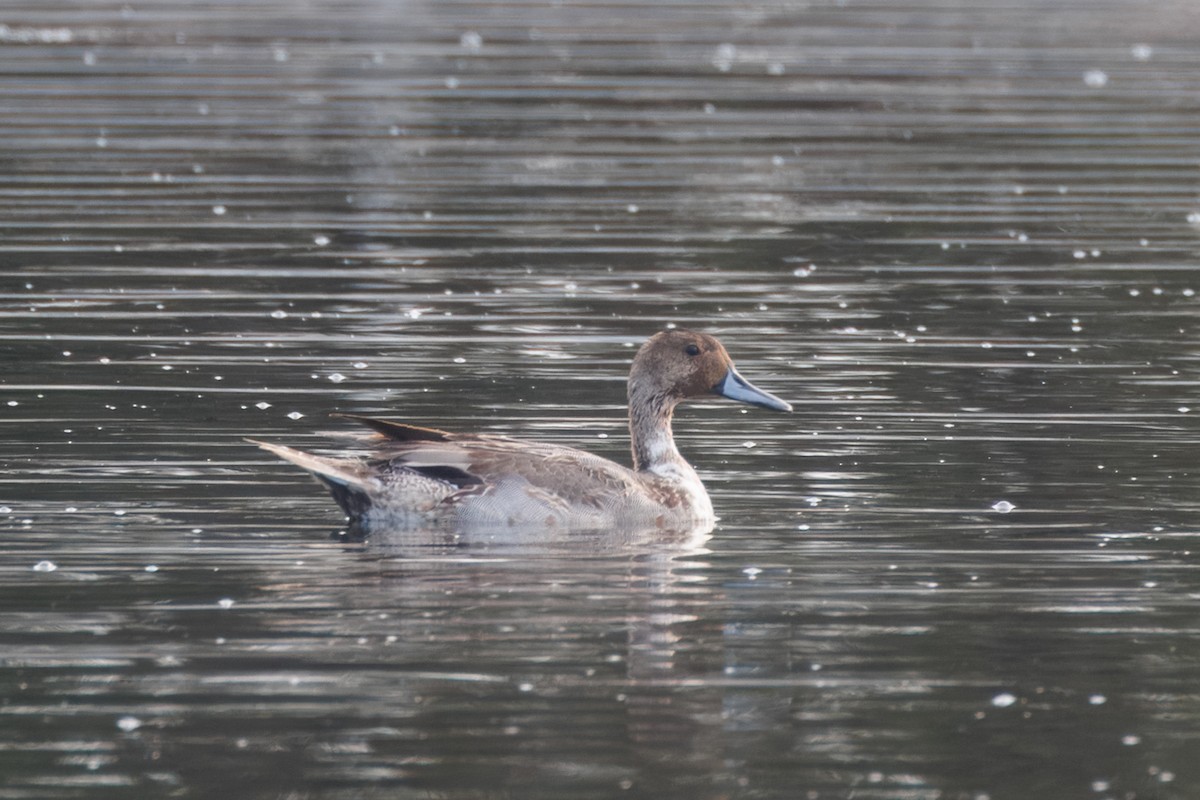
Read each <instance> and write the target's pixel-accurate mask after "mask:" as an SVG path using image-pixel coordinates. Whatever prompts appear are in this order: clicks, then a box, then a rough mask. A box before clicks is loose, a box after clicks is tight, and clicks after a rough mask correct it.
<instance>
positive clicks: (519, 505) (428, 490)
mask: <svg viewBox="0 0 1200 800" xmlns="http://www.w3.org/2000/svg"><path fill="white" fill-rule="evenodd" d="M711 394H719V395H722V396H725V397H729V398H731V399H735V400H739V401H741V402H746V403H751V404H754V405H760V406H763V407H765V408H771V409H775V410H780V411H790V410H791V406H789V405H788V404H787V403H784V402H783V401H782V400H779V399H778V398H776V397H775V396H773V395H771V394H768V393H766V392H763V391H761V390H759V389H755V388H754V387H753V386H751V385H750V384H749V383H747V382H746V381H745V380H744V379H743V378H742V377H741V376H740V375H738V373H737V371H736V370H735V369H734V367H733V363H732V361H731V360H730V359H729V356H728V354H727V353H726V352H725V348H724V347H722V346H721V343H720V342H718V341H717V340H716V339H715V338H713V337H711V336H706V335H704V334H697V333H692V332H690V331H678V330H677V331H666V332H663V333H660V334H658V335H656V336H654V337H652V338H651V339H650V340H649V341H647V342H646V344H645V345H643V346H642V349H641V350H639V351H638V354H637V356H636V357H635V358H634V363H633V368H632V370H631V372H630V378H629V420H630V422H629V425H630V436H631V440H632V449H633V460H634V468H633V469H629V468H628V467H624V466H621V465H620V464H617V463H615V462H612V461H609V460H608V459H606V458H601V457H599V456H595V455H592V454H590V453H586V452H584V451H582V450H576V449H574V448H571V447H564V446H561V445H555V444H545V443H540V442H528V441H523V440H520V439H510V438H507V437H503V436H490V435H476V434H455V433H447V432H445V431H439V430H433V429H430V428H418V427H414V426H411V425H404V424H401V423H396V422H389V421H387V420H379V419H371V418H368V417H350V418H351V419H355V420H357V421H359V422H362V423H363V424H365V425H367V426H369V427H371V428H373V429H374V430H375V431H376V432H377V433H378V434H380V435H381V438H380V439H379V440H377V441H376V442H375V443H374V446H373V450H372V453H371V456H370V457H369V458H368V459H366V460H342V459H327V458H321V457H318V456H313V455H309V454H308V453H303V452H300V451H298V450H293V449H291V448H288V447H281V446H279V445H274V444H267V443H263V442H256V444H259V445H260V446H261V447H263V448H265V449H267V450H269V451H271V452H272V453H275V454H276V455H278V456H280V457H281V458H284V459H287V460H288V461H291V462H292V463H294V464H296V465H298V466H300V467H303V468H304V469H306V470H308V471H309V472H311V473H312V474H313V475H314V476H316V477H317V478H318V479H320V480H321V481H322V482H323V483H324V484H325V485H326V486H328V487H329V489H330V492H331V493H332V495H333V498H334V500H336V501H337V503H338V505H340V506H341V507H342V509H343V510H344V511H345V512H346V514H347V515H349V516H350V517H351V519H352V520H353V521H354V522H355V523H356V524H357V525H358V526H359V527H360V528H361V529H363V530H367V531H370V530H379V529H385V528H411V527H416V526H424V525H429V524H431V523H436V524H450V525H454V526H456V527H463V528H491V527H497V526H500V527H515V526H519V527H527V526H536V527H548V528H608V527H621V528H630V527H639V528H640V527H659V528H670V529H680V528H684V527H688V528H693V527H700V526H711V525H712V523H713V521H714V516H713V507H712V502H711V501H710V500H709V498H708V493H707V492H706V491H705V490H704V485H703V484H702V483H701V482H700V478H699V477H698V476H697V475H696V472H695V470H693V469H692V467H691V465H689V464H688V463H687V462H686V461H685V460H684V459H683V457H682V456H681V455H680V454H679V451H678V450H677V449H676V448H675V442H674V439H673V437H672V435H671V415H672V412H673V410H674V408H675V405H676V404H678V403H679V402H680V401H681V400H683V399H685V398H688V397H696V396H701V395H711Z"/></svg>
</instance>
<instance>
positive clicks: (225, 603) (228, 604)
mask: <svg viewBox="0 0 1200 800" xmlns="http://www.w3.org/2000/svg"><path fill="white" fill-rule="evenodd" d="M217 605H218V606H220V607H221V608H233V599H232V598H230V597H222V598H221V599H220V600H218V601H217Z"/></svg>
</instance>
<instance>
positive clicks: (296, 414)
mask: <svg viewBox="0 0 1200 800" xmlns="http://www.w3.org/2000/svg"><path fill="white" fill-rule="evenodd" d="M287 417H288V419H303V418H304V415H303V414H301V413H300V412H299V411H293V412H291V413H290V414H288V415H287Z"/></svg>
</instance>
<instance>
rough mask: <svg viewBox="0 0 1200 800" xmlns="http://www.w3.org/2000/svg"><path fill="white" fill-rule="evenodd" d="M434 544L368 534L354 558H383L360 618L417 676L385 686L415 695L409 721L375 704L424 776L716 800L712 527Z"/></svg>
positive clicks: (717, 636)
mask: <svg viewBox="0 0 1200 800" xmlns="http://www.w3.org/2000/svg"><path fill="white" fill-rule="evenodd" d="M445 533H446V532H445V531H427V532H425V535H424V536H423V537H421V536H418V534H417V532H414V531H411V530H405V531H393V532H388V533H386V534H379V533H378V532H377V533H376V534H375V535H373V536H372V537H371V538H370V539H369V541H368V543H367V544H366V545H363V547H364V551H363V552H364V554H375V555H378V556H382V558H381V559H380V560H379V561H378V569H379V576H378V582H377V583H376V584H375V586H374V587H373V592H374V594H375V595H376V601H375V602H374V603H373V604H372V606H373V607H374V609H373V610H374V611H375V613H377V614H378V613H384V614H387V615H388V619H389V620H390V621H391V626H390V627H391V629H392V630H393V631H394V632H393V633H392V634H390V635H391V636H392V637H394V638H393V645H392V647H393V649H394V650H396V651H397V655H398V657H399V662H400V663H407V664H409V665H410V666H412V665H413V664H414V663H419V664H420V665H421V672H422V674H421V675H420V677H415V676H414V677H410V678H406V677H404V676H403V675H401V676H400V679H401V681H402V682H403V683H408V684H419V685H420V690H419V695H420V698H421V700H420V703H419V705H418V706H417V707H415V708H414V707H401V706H408V704H409V703H410V700H411V694H410V693H409V692H407V691H405V692H397V693H395V694H393V695H392V696H391V697H390V698H387V697H385V698H381V702H389V701H390V702H395V703H398V704H399V706H398V707H397V708H395V713H397V714H403V715H405V716H406V717H407V718H408V723H409V724H410V725H412V726H413V728H414V729H415V730H416V731H419V734H418V735H419V738H420V740H421V741H422V742H423V745H422V746H423V749H425V750H426V753H427V755H428V757H429V762H428V769H429V770H431V771H432V772H433V773H438V774H440V773H442V772H443V771H444V770H449V769H453V770H458V771H459V772H460V777H462V778H463V779H465V780H469V779H468V777H467V776H470V775H474V777H475V781H471V782H472V783H475V782H476V781H477V788H482V787H483V785H485V784H489V783H490V782H493V781H495V780H496V779H500V780H501V781H502V782H503V783H504V784H505V785H507V786H509V787H518V786H521V785H524V784H527V785H529V786H534V785H536V786H538V787H546V786H554V785H560V786H562V787H563V789H564V791H574V790H576V789H578V788H580V787H581V786H583V785H587V784H590V783H592V782H593V781H602V782H604V783H606V784H608V785H614V784H615V785H621V786H628V787H630V788H632V787H635V786H636V787H638V788H639V789H641V790H642V792H643V793H644V792H648V791H652V790H653V787H654V786H660V787H666V786H671V787H673V790H675V791H678V790H679V788H680V786H681V785H690V782H691V781H693V780H694V781H695V782H696V784H697V785H696V787H695V788H696V792H697V793H696V794H695V795H694V796H697V797H703V796H707V795H709V794H720V787H719V786H716V785H714V784H713V780H712V778H713V776H714V775H718V774H721V770H720V763H721V761H722V758H723V753H722V747H721V740H722V737H721V724H720V722H719V720H720V719H721V715H722V712H723V707H722V704H723V700H722V694H721V691H720V690H719V689H718V688H714V687H712V686H709V685H706V684H707V682H708V681H709V679H710V678H711V677H712V676H714V675H718V676H719V675H720V674H721V672H722V670H723V667H724V663H725V657H724V655H723V652H722V647H721V640H722V628H723V622H722V620H721V619H720V618H719V617H717V616H714V614H713V613H712V612H713V608H714V606H717V605H719V600H720V596H721V593H722V590H721V588H720V587H718V586H714V585H713V583H712V582H711V581H710V580H709V579H708V577H707V574H708V572H709V570H710V564H709V563H708V560H707V559H708V556H709V551H708V550H707V549H706V547H705V545H706V543H707V542H708V540H709V537H710V535H711V526H702V527H697V528H693V529H688V530H671V531H662V530H658V529H653V530H611V529H610V530H603V531H602V530H593V531H578V532H574V533H572V534H571V535H570V536H569V537H566V538H564V537H563V535H562V533H561V532H557V533H555V534H554V535H550V534H545V535H544V536H539V535H538V534H537V533H536V532H535V531H523V532H522V534H523V535H522V536H521V537H519V538H518V537H514V536H513V531H512V530H511V529H504V530H502V531H496V532H495V533H494V535H489V536H483V537H480V536H478V535H474V534H473V535H471V536H452V537H447V536H446V535H445ZM531 595H532V596H531ZM359 602H361V597H360V598H359ZM400 671H401V672H403V671H404V670H403V669H401V670H400ZM410 688H411V686H410ZM714 723H716V724H714ZM464 737H466V738H467V739H469V740H471V741H473V742H476V743H480V742H486V743H487V744H486V747H487V749H488V753H487V755H486V756H484V757H482V758H481V757H480V756H479V754H478V753H475V754H474V755H472V754H471V753H470V752H469V751H467V750H464V749H463V745H464ZM468 762H469V764H470V766H469V767H468V766H466V765H467V763H468ZM443 777H444V776H443Z"/></svg>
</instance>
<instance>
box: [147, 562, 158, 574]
mask: <svg viewBox="0 0 1200 800" xmlns="http://www.w3.org/2000/svg"><path fill="white" fill-rule="evenodd" d="M146 572H158V565H157V564H147V565H146Z"/></svg>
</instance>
